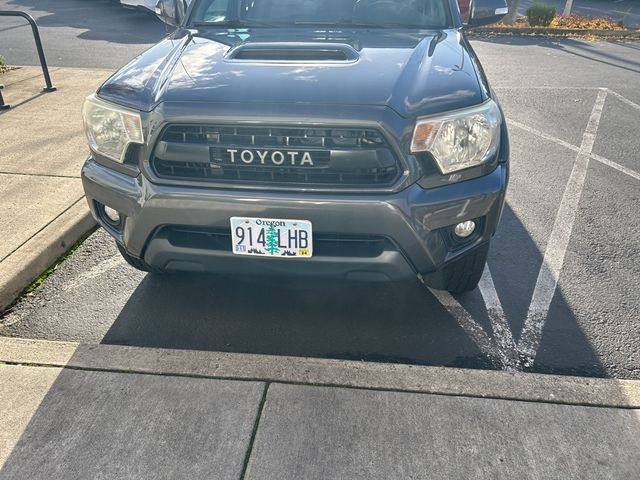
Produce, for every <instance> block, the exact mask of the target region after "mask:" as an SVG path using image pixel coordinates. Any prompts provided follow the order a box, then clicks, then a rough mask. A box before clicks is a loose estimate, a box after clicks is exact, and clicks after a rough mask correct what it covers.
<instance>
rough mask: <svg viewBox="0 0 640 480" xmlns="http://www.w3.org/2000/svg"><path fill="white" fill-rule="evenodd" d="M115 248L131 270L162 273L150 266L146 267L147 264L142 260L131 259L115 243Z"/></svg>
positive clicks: (121, 247) (131, 257)
mask: <svg viewBox="0 0 640 480" xmlns="http://www.w3.org/2000/svg"><path fill="white" fill-rule="evenodd" d="M116 246H117V247H118V250H119V251H120V255H122V258H124V259H125V260H126V262H127V263H128V264H129V265H131V266H132V267H133V268H136V269H138V270H142V271H143V272H150V273H162V272H161V270H158V269H157V268H153V267H152V266H151V265H148V264H147V263H145V261H144V260H142V259H141V258H138V257H133V256H131V255H129V254H128V253H127V251H126V250H125V249H124V247H123V246H122V245H120V244H119V243H117V242H116Z"/></svg>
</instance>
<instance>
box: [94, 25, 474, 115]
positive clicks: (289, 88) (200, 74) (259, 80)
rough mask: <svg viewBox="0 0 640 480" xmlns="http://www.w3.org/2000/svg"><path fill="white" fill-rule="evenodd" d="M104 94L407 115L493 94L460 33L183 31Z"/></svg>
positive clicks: (117, 98)
mask: <svg viewBox="0 0 640 480" xmlns="http://www.w3.org/2000/svg"><path fill="white" fill-rule="evenodd" d="M293 50H295V52H294V55H292V56H287V55H286V53H287V52H291V51H293ZM322 50H325V52H324V53H323V52H322ZM326 51H329V54H330V55H331V58H330V59H328V60H327V59H326V58H322V55H326V53H327V52H326ZM238 52H242V53H238ZM256 52H257V53H258V56H256V55H255V54H256ZM283 52H284V53H285V56H284V57H283ZM340 52H343V54H344V58H338V57H340V56H341V55H343V54H341V53H340ZM247 53H248V54H247ZM333 54H336V55H333ZM270 55H273V57H270ZM318 55H320V57H318ZM334 57H336V58H334ZM98 93H99V96H100V97H102V98H104V99H106V100H110V101H113V102H116V103H119V104H123V105H127V106H130V107H132V108H136V109H140V110H143V111H150V110H153V109H154V108H155V106H157V105H158V104H159V103H161V102H197V103H221V102H232V103H245V104H246V103H274V104H287V103H298V104H322V105H331V104H335V105H370V106H387V107H390V108H392V109H393V110H395V111H396V112H397V113H398V114H399V115H401V116H403V117H415V116H420V115H427V114H431V113H439V112H442V111H446V110H451V109H457V108H463V107H466V106H470V105H475V104H478V103H480V102H482V101H483V100H484V98H483V89H482V88H481V86H480V84H479V80H478V73H477V72H476V69H475V66H474V64H473V57H472V55H471V54H470V52H469V51H468V50H467V47H466V42H464V41H463V39H462V36H461V34H460V33H459V32H458V31H457V30H445V31H438V32H413V31H411V32H407V31H406V30H393V29H371V30H358V29H353V30H331V31H329V30H327V29H326V28H322V29H319V28H313V29H308V28H307V29H298V28H296V29H265V28H260V29H252V30H250V29H242V30H240V29H233V30H221V29H219V28H215V29H214V28H206V29H201V30H178V31H176V32H175V33H174V34H173V35H172V36H170V37H167V38H166V39H164V40H163V41H161V42H160V43H158V44H156V45H155V46H154V47H152V48H151V49H149V50H147V51H146V52H144V53H143V54H141V55H140V56H139V57H137V58H136V59H134V60H133V61H132V62H130V63H129V64H127V65H126V66H125V67H123V68H122V69H121V70H119V71H118V72H117V73H116V74H114V75H113V76H112V77H111V78H109V79H108V80H107V81H106V82H105V84H104V85H103V86H102V87H101V88H100V90H99V92H98Z"/></svg>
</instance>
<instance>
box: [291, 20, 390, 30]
mask: <svg viewBox="0 0 640 480" xmlns="http://www.w3.org/2000/svg"><path fill="white" fill-rule="evenodd" d="M293 24H294V25H302V26H304V25H309V26H320V27H356V28H387V25H384V24H382V23H367V22H354V21H353V20H348V19H341V20H336V21H335V22H314V21H308V22H306V21H301V22H293Z"/></svg>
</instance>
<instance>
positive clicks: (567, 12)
mask: <svg viewBox="0 0 640 480" xmlns="http://www.w3.org/2000/svg"><path fill="white" fill-rule="evenodd" d="M571 7H573V0H567V2H566V3H565V4H564V12H562V16H563V17H568V16H569V15H571Z"/></svg>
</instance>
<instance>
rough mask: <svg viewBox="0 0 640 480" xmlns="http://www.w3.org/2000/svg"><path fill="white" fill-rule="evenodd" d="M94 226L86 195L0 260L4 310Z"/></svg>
mask: <svg viewBox="0 0 640 480" xmlns="http://www.w3.org/2000/svg"><path fill="white" fill-rule="evenodd" d="M94 225H95V221H94V219H93V217H92V216H91V213H90V212H89V207H88V206H87V203H86V200H85V199H84V197H82V198H80V199H79V200H76V201H75V202H74V203H73V204H72V205H71V206H70V207H69V208H67V209H66V210H65V211H64V212H63V213H62V214H60V215H59V216H58V217H56V218H55V219H54V220H53V221H52V222H51V223H49V224H48V225H47V226H46V227H44V228H43V229H42V230H40V231H39V232H38V233H37V234H36V235H34V236H33V237H31V238H30V239H29V240H28V241H27V242H25V243H24V244H22V245H21V246H20V247H19V248H18V249H17V250H16V251H14V252H13V253H11V254H10V255H9V256H8V257H7V258H5V259H4V260H3V261H2V262H0V313H1V312H3V311H4V310H5V309H6V308H7V307H8V306H9V305H11V303H12V302H13V301H14V300H15V299H16V297H17V296H18V295H19V294H20V292H22V290H24V288H25V287H27V286H28V285H29V284H30V283H31V282H32V281H33V280H35V279H36V278H37V277H38V276H39V275H40V274H41V273H42V272H44V271H45V270H46V269H47V268H48V267H49V266H50V265H51V264H52V263H53V262H55V260H56V259H57V258H58V257H60V256H61V255H63V254H64V253H65V252H66V251H67V250H68V249H69V248H70V247H71V246H72V245H73V244H74V243H75V242H76V241H78V239H79V238H80V237H81V236H82V235H84V234H85V233H86V232H88V231H89V230H90V229H91V228H93V226H94Z"/></svg>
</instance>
